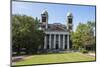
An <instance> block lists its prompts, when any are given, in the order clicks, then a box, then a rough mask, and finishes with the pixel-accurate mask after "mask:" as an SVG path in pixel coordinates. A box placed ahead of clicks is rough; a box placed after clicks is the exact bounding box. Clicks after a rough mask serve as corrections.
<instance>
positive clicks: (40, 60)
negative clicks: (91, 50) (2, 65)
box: [14, 53, 95, 65]
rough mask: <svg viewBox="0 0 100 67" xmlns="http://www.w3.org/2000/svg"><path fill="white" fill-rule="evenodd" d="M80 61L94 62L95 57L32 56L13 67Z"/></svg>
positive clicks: (71, 55) (68, 54) (73, 55)
mask: <svg viewBox="0 0 100 67" xmlns="http://www.w3.org/2000/svg"><path fill="white" fill-rule="evenodd" d="M81 61H95V57H91V56H87V55H84V54H81V53H63V54H59V53H58V54H46V55H32V56H31V57H29V58H27V59H24V60H21V61H19V62H16V63H15V64H14V65H30V64H47V63H63V62H81Z"/></svg>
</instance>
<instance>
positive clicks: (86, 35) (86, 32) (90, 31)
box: [71, 22, 95, 49]
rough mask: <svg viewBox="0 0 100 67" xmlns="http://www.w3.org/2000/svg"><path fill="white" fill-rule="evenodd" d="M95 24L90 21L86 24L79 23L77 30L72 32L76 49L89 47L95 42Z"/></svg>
mask: <svg viewBox="0 0 100 67" xmlns="http://www.w3.org/2000/svg"><path fill="white" fill-rule="evenodd" d="M94 24H95V23H94V22H88V23H86V24H82V23H79V25H78V26H77V29H76V31H75V32H73V33H72V37H71V38H72V42H73V47H74V48H75V49H79V48H84V49H87V46H92V45H94V44H95V37H94V27H95V25H94Z"/></svg>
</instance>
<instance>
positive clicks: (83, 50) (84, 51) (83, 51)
mask: <svg viewBox="0 0 100 67" xmlns="http://www.w3.org/2000/svg"><path fill="white" fill-rule="evenodd" d="M80 52H82V53H88V51H87V50H85V49H81V50H80Z"/></svg>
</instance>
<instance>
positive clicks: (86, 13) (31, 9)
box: [12, 1, 95, 30]
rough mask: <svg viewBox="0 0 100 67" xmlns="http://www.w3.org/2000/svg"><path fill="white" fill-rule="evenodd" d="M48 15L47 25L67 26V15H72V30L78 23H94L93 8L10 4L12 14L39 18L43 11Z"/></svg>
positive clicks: (24, 3) (43, 4) (28, 3)
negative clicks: (58, 24)
mask: <svg viewBox="0 0 100 67" xmlns="http://www.w3.org/2000/svg"><path fill="white" fill-rule="evenodd" d="M45 9H46V10H47V11H48V14H49V21H48V23H49V24H52V23H61V24H65V25H67V22H66V21H67V13H68V12H71V13H72V14H73V25H74V28H73V29H74V30H75V29H76V26H77V25H78V24H79V22H82V23H86V22H87V21H95V7H94V6H79V5H67V4H66V5H65V4H47V3H34V2H14V1H13V2H12V14H21V15H23V14H24V15H28V16H32V17H38V18H40V17H41V13H42V11H43V10H45Z"/></svg>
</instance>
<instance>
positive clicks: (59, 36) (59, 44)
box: [59, 34, 61, 48]
mask: <svg viewBox="0 0 100 67" xmlns="http://www.w3.org/2000/svg"><path fill="white" fill-rule="evenodd" d="M60 36H61V35H60V34H59V48H60V42H61V40H60Z"/></svg>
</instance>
